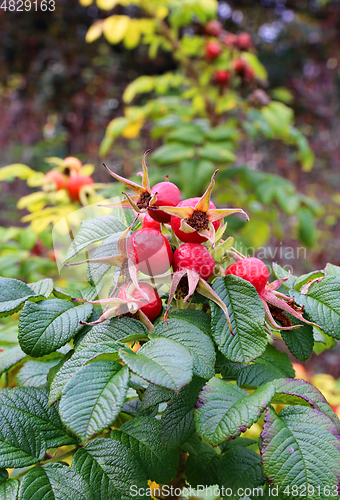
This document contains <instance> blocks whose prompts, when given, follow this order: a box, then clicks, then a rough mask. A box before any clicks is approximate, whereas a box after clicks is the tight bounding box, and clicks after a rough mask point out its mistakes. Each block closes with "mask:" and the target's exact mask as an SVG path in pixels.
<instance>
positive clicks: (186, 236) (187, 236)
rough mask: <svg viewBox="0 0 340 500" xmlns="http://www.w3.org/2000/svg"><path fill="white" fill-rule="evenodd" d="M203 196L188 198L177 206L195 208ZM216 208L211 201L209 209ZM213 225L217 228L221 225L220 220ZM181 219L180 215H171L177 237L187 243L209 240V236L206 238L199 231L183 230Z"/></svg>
mask: <svg viewBox="0 0 340 500" xmlns="http://www.w3.org/2000/svg"><path fill="white" fill-rule="evenodd" d="M200 199H201V198H188V199H187V200H183V201H181V203H179V204H178V205H177V206H178V207H192V208H195V206H196V204H197V203H198V202H199V200H200ZM214 208H216V207H215V205H214V204H213V202H212V201H211V202H210V203H209V209H210V210H211V209H214ZM213 226H214V228H215V230H216V231H217V229H218V228H219V227H220V221H219V220H217V221H215V222H213ZM180 227H181V219H180V218H179V217H176V216H175V215H172V216H171V228H172V230H173V232H174V233H175V235H176V236H177V238H179V239H180V240H181V241H184V242H185V243H203V242H204V241H207V238H204V237H203V236H201V235H200V234H198V232H196V231H195V232H194V233H185V232H184V231H181V229H180Z"/></svg>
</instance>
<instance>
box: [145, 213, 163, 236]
mask: <svg viewBox="0 0 340 500" xmlns="http://www.w3.org/2000/svg"><path fill="white" fill-rule="evenodd" d="M142 227H143V229H156V231H159V232H161V224H160V222H157V221H155V219H153V218H152V217H150V215H149V214H148V213H146V214H145V216H144V219H143V226H142Z"/></svg>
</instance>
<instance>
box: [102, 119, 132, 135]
mask: <svg viewBox="0 0 340 500" xmlns="http://www.w3.org/2000/svg"><path fill="white" fill-rule="evenodd" d="M127 124H128V121H127V119H126V118H124V117H123V116H119V117H118V118H114V119H113V120H111V121H110V123H109V124H108V126H107V129H106V132H105V136H106V137H109V138H110V139H114V138H115V137H118V136H119V135H120V134H121V133H122V131H123V130H124V128H125V127H126V125H127Z"/></svg>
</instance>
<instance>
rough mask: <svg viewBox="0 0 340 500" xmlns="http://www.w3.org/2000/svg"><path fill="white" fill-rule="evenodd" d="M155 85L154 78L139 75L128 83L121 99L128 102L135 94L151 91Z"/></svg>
mask: <svg viewBox="0 0 340 500" xmlns="http://www.w3.org/2000/svg"><path fill="white" fill-rule="evenodd" d="M154 86H155V79H154V78H153V77H152V76H140V77H138V78H136V80H134V81H133V82H131V83H130V85H128V86H127V87H126V89H125V91H124V94H123V101H124V102H126V103H127V104H129V103H130V102H131V101H132V100H133V99H134V97H135V96H136V95H137V94H146V93H147V92H151V90H153V89H154Z"/></svg>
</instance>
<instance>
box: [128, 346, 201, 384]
mask: <svg viewBox="0 0 340 500" xmlns="http://www.w3.org/2000/svg"><path fill="white" fill-rule="evenodd" d="M120 356H121V359H122V361H124V363H125V364H127V365H128V367H129V368H130V370H131V371H132V372H133V373H135V374H136V375H139V376H140V377H142V378H143V379H145V380H147V381H148V382H150V383H151V384H155V385H160V386H161V387H165V388H166V389H170V390H172V391H174V392H178V391H180V389H181V388H182V387H184V386H185V385H187V384H188V383H189V382H190V380H191V379H192V374H193V358H192V356H191V354H190V352H189V351H188V349H186V348H185V347H184V346H182V345H181V344H179V343H178V342H175V341H174V340H171V339H167V338H160V337H159V338H155V339H152V340H150V341H149V342H147V343H146V344H144V345H143V346H142V347H141V348H140V349H139V350H138V351H137V354H135V353H133V352H131V353H130V352H126V351H121V352H120Z"/></svg>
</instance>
